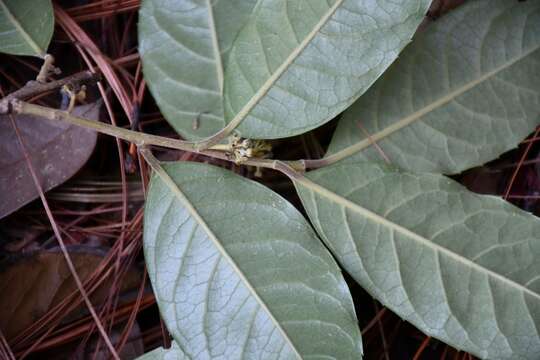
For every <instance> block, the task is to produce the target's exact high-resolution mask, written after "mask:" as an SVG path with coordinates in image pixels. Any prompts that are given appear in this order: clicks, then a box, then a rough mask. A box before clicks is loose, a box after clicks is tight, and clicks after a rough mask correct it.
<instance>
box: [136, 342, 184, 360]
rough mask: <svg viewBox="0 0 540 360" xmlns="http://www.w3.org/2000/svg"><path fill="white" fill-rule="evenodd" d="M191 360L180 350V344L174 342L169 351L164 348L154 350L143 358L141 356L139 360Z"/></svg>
mask: <svg viewBox="0 0 540 360" xmlns="http://www.w3.org/2000/svg"><path fill="white" fill-rule="evenodd" d="M184 359H189V358H188V357H187V356H186V354H184V352H183V351H182V349H180V347H179V346H178V344H177V343H176V342H175V341H173V342H172V344H171V347H170V348H169V349H164V348H162V347H160V348H158V349H155V350H152V351H150V352H148V353H146V354H144V355H142V356H139V357H138V358H137V360H184Z"/></svg>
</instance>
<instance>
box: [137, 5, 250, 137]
mask: <svg viewBox="0 0 540 360" xmlns="http://www.w3.org/2000/svg"><path fill="white" fill-rule="evenodd" d="M255 1H256V0H229V1H214V0H185V1H167V0H145V1H143V2H142V6H141V9H140V14H139V53H140V54H141V58H142V61H143V71H144V77H145V79H146V81H147V83H148V87H149V88H150V91H151V92H152V95H154V98H155V99H156V101H157V103H158V105H159V107H160V109H161V112H162V113H163V114H164V116H165V117H166V118H167V121H168V122H169V123H170V124H171V125H172V126H173V127H174V128H175V130H176V131H178V132H179V133H180V134H181V135H182V136H184V137H187V138H190V139H196V138H201V137H205V136H210V135H212V134H214V133H215V132H217V131H218V130H220V129H221V128H223V127H224V126H225V119H224V112H223V97H222V93H223V92H222V88H223V77H224V75H223V72H224V69H223V64H224V62H225V61H226V59H227V55H228V53H229V51H230V48H231V46H232V42H233V40H234V38H235V37H236V35H237V33H238V32H239V31H240V28H241V26H242V25H243V23H244V22H245V21H246V19H247V17H248V16H249V15H250V14H251V12H252V10H253V6H254V5H255ZM218 34H219V36H218Z"/></svg>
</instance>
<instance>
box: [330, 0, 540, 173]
mask: <svg viewBox="0 0 540 360" xmlns="http://www.w3.org/2000/svg"><path fill="white" fill-rule="evenodd" d="M538 124H540V2H538V1H528V2H517V1H507V0H493V1H492V0H478V1H469V2H467V3H466V4H465V5H463V6H460V7H459V8H458V9H457V10H454V11H452V12H450V13H449V14H447V15H445V16H444V17H443V18H441V19H439V20H437V21H436V22H435V23H433V24H432V25H431V26H429V27H428V28H427V29H426V30H425V31H423V32H422V33H420V34H418V35H417V36H416V37H415V38H414V40H413V42H412V44H411V45H410V46H408V47H407V48H406V49H405V50H404V51H403V53H402V54H401V55H400V57H399V59H398V60H397V61H396V62H395V63H394V64H393V65H392V66H391V67H390V68H389V69H388V71H387V72H386V73H385V74H384V75H383V76H381V78H380V79H379V80H378V81H377V82H376V83H375V85H373V87H372V88H371V89H370V90H369V91H368V92H367V93H366V94H365V95H364V96H362V97H361V98H360V99H359V100H358V101H357V102H356V103H355V104H354V105H353V106H351V107H350V108H349V109H348V110H347V111H346V112H345V113H344V115H343V117H342V119H341V120H340V122H339V125H338V128H337V129H336V132H335V134H334V137H333V139H332V142H331V144H330V147H329V151H328V154H327V155H331V154H335V153H336V152H338V151H340V150H343V149H352V148H355V149H356V150H357V151H359V152H358V153H357V154H356V155H354V156H353V161H354V160H358V159H365V160H382V159H383V158H382V156H381V154H380V150H382V151H383V152H384V153H385V154H386V156H387V157H388V158H389V159H390V161H391V162H392V163H393V164H395V165H397V166H399V167H401V168H403V169H407V170H410V171H429V172H440V173H445V174H452V173H458V172H461V171H463V170H465V169H467V168H470V167H472V166H478V165H481V164H484V163H486V162H487V161H490V160H492V159H494V158H495V157H497V156H499V155H500V154H501V153H503V152H505V151H507V150H509V149H512V148H514V147H516V146H517V145H518V144H519V142H520V141H521V140H523V138H524V137H525V136H527V135H528V134H529V133H530V132H531V131H533V130H534V128H535V127H536V126H537V125H538ZM368 135H369V136H368ZM374 142H376V143H377V145H378V147H379V148H380V149H377V147H375V146H373V144H374Z"/></svg>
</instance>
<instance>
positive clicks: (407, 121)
mask: <svg viewBox="0 0 540 360" xmlns="http://www.w3.org/2000/svg"><path fill="white" fill-rule="evenodd" d="M538 50H540V45H538V46H536V47H534V48H532V49H530V50H529V51H526V52H525V53H523V54H522V55H521V56H519V57H517V58H515V59H513V60H511V61H509V62H507V63H505V64H503V65H501V66H499V67H497V68H495V69H494V70H492V71H489V72H487V73H486V74H484V75H482V76H480V77H479V78H477V79H476V80H473V81H471V82H469V83H466V84H465V85H463V86H461V87H459V88H457V89H455V90H454V91H452V92H450V93H448V94H447V95H445V96H443V97H441V98H439V99H438V100H436V101H434V102H432V103H431V104H429V105H427V106H424V107H423V108H421V109H419V110H417V111H415V112H413V113H412V114H410V115H408V116H406V117H404V118H403V119H401V120H399V121H397V122H395V123H393V124H392V125H390V126H387V127H386V128H384V129H383V130H380V131H378V132H375V133H373V134H370V136H369V137H367V138H365V139H363V140H361V141H359V142H357V143H356V144H354V145H350V146H347V147H345V148H344V149H342V150H339V151H337V152H335V153H333V154H331V155H329V156H336V155H337V154H339V153H341V152H347V153H349V155H352V154H354V153H356V152H359V151H362V150H364V149H366V148H368V147H370V146H372V145H373V144H374V143H375V142H377V141H380V140H382V139H384V138H386V137H389V136H390V135H392V134H393V133H395V132H397V131H398V130H401V129H403V128H405V127H406V126H409V125H411V124H413V123H415V122H416V121H419V120H420V119H422V118H423V117H424V115H426V114H428V113H430V112H432V111H434V110H436V109H438V108H439V107H442V106H444V105H446V104H448V103H450V102H451V101H452V100H454V99H455V98H457V97H458V96H460V95H463V94H465V93H466V92H467V91H469V90H471V89H472V88H474V87H476V86H478V85H480V84H482V83H483V82H484V81H487V80H489V79H490V78H491V77H493V76H496V75H497V74H499V73H500V72H502V71H504V70H506V69H508V68H509V67H511V66H512V65H514V64H516V63H518V62H519V61H521V60H523V59H525V58H526V57H528V56H530V55H532V54H533V53H534V52H536V51H538Z"/></svg>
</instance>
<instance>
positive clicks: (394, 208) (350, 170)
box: [296, 161, 540, 360]
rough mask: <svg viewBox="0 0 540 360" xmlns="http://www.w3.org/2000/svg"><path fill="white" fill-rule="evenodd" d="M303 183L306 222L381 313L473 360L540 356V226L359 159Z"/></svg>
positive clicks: (501, 206) (517, 213) (439, 183)
mask: <svg viewBox="0 0 540 360" xmlns="http://www.w3.org/2000/svg"><path fill="white" fill-rule="evenodd" d="M307 176H308V178H309V179H311V180H312V181H313V182H311V181H306V180H302V179H300V180H298V181H297V182H296V186H297V189H298V192H299V194H300V197H301V199H302V202H303V204H304V206H305V207H306V209H307V211H308V214H309V217H310V219H311V220H312V223H313V224H314V225H315V227H316V229H317V231H318V232H319V234H320V235H321V236H322V238H323V239H324V241H325V242H326V243H327V245H328V246H329V247H330V249H331V251H332V252H333V253H334V255H335V256H336V257H337V259H338V261H339V262H340V263H341V264H342V265H343V266H344V267H345V269H346V270H347V271H348V272H349V273H350V274H351V275H352V276H353V277H354V278H355V279H356V280H357V281H358V282H359V284H361V285H362V286H363V287H364V288H365V289H366V290H368V291H369V292H370V293H371V294H372V295H373V296H374V297H376V298H377V299H378V300H380V301H381V302H382V303H383V304H384V305H385V306H387V307H388V308H390V309H391V310H392V311H394V312H395V313H397V314H398V315H399V316H400V317H402V318H403V319H405V320H407V321H409V322H411V323H412V324H414V325H415V326H417V327H418V328H419V329H421V330H422V331H424V332H425V333H426V334H428V335H430V336H433V337H436V338H438V339H441V340H442V341H444V342H446V343H448V344H451V345H452V346H455V347H457V348H459V349H463V350H466V351H468V352H471V353H473V354H476V355H477V356H479V357H482V358H488V359H531V360H532V359H539V358H540V336H539V330H538V329H539V327H540V281H539V280H540V239H539V237H538V236H539V235H540V219H538V218H536V217H535V216H533V215H531V214H529V213H526V212H524V211H522V210H520V209H518V208H516V207H514V206H513V205H511V204H509V203H507V202H506V201H504V200H502V199H500V198H496V197H491V196H481V195H476V194H473V193H471V192H469V191H467V190H466V189H465V188H464V187H462V186H461V185H459V184H457V183H456V182H454V181H452V180H450V179H448V178H446V177H444V176H442V175H435V174H422V175H415V174H412V173H405V172H401V171H398V170H396V169H393V168H388V167H386V166H385V165H378V164H374V163H369V162H364V161H358V162H350V163H339V164H336V165H335V166H332V167H328V168H324V169H320V170H317V171H314V172H310V173H308V175H307Z"/></svg>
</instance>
